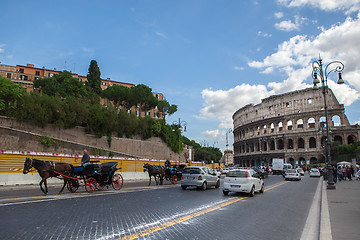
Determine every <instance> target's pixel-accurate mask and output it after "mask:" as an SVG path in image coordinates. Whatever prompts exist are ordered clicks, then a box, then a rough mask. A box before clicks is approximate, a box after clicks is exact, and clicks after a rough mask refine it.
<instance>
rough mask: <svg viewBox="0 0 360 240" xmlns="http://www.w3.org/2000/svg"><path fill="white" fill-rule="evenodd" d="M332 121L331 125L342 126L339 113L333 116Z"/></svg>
mask: <svg viewBox="0 0 360 240" xmlns="http://www.w3.org/2000/svg"><path fill="white" fill-rule="evenodd" d="M331 123H332V124H329V126H334V127H339V126H341V121H340V117H339V116H338V115H334V116H332V118H331Z"/></svg>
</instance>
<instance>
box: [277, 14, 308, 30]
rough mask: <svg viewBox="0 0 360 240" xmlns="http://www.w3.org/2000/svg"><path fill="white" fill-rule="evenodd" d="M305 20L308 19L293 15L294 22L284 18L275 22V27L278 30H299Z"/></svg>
mask: <svg viewBox="0 0 360 240" xmlns="http://www.w3.org/2000/svg"><path fill="white" fill-rule="evenodd" d="M307 20H308V19H307V18H303V17H299V16H295V22H292V21H291V20H285V21H282V22H279V23H275V28H277V29H278V30H280V31H286V32H291V31H294V30H300V26H301V25H302V24H303V23H304V22H305V21H307Z"/></svg>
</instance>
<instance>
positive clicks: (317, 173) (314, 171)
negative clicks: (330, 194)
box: [309, 168, 321, 177]
mask: <svg viewBox="0 0 360 240" xmlns="http://www.w3.org/2000/svg"><path fill="white" fill-rule="evenodd" d="M309 176H310V177H321V174H320V171H319V169H316V168H312V169H310V171H309Z"/></svg>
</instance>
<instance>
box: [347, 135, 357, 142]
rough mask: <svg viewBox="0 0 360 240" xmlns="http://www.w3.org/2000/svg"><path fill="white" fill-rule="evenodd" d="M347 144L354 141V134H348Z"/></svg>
mask: <svg viewBox="0 0 360 240" xmlns="http://www.w3.org/2000/svg"><path fill="white" fill-rule="evenodd" d="M347 141H348V144H353V143H354V142H356V137H355V136H354V135H350V136H348V138H347Z"/></svg>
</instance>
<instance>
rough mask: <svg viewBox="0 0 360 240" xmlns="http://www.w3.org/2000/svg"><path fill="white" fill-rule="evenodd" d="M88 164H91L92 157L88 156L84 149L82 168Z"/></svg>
mask: <svg viewBox="0 0 360 240" xmlns="http://www.w3.org/2000/svg"><path fill="white" fill-rule="evenodd" d="M88 163H90V155H89V154H88V151H87V150H86V149H84V155H83V156H82V159H81V166H85V165H86V164H88Z"/></svg>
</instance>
